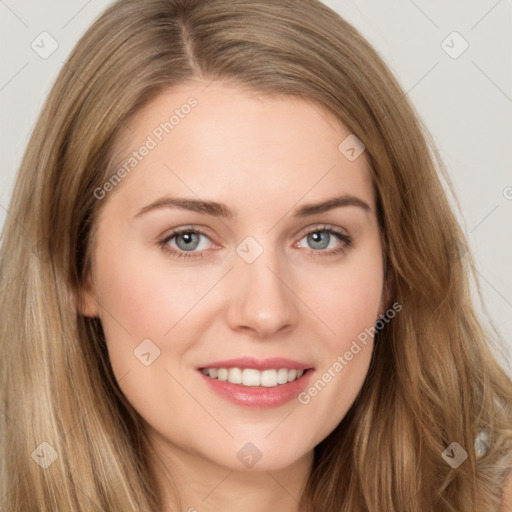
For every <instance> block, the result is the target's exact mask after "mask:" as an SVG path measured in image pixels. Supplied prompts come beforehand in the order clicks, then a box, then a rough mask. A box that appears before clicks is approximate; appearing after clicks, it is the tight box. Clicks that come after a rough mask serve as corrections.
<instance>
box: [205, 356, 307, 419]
mask: <svg viewBox="0 0 512 512" xmlns="http://www.w3.org/2000/svg"><path fill="white" fill-rule="evenodd" d="M237 361H238V363H237V364H238V366H234V365H233V364H235V363H229V362H227V361H224V362H223V365H222V364H217V363H214V364H209V365H208V366H203V367H200V368H198V369H197V370H198V374H199V375H200V376H201V378H202V379H203V380H204V381H205V383H206V384H207V385H208V386H209V388H210V390H212V391H214V392H215V393H216V394H218V395H220V396H221V397H223V398H225V399H227V400H228V401H230V402H231V403H235V404H237V405H241V406H249V407H255V408H260V409H264V408H270V407H277V406H280V405H283V404H285V403H287V402H289V401H290V400H293V399H294V398H296V397H297V395H299V394H300V393H301V392H302V391H303V390H304V389H305V387H306V385H307V384H308V382H309V380H310V379H311V376H312V374H313V373H314V368H313V367H311V366H308V365H306V364H302V363H298V362H294V361H290V360H283V359H279V360H277V359H274V360H266V361H262V362H259V363H258V364H254V363H255V360H254V359H252V360H248V359H245V360H243V361H242V360H237ZM228 363H229V364H228ZM251 363H252V364H251ZM277 363H278V364H277ZM272 364H274V365H275V366H274V367H271V365H272ZM255 366H259V368H258V367H256V368H255ZM262 367H264V368H262Z"/></svg>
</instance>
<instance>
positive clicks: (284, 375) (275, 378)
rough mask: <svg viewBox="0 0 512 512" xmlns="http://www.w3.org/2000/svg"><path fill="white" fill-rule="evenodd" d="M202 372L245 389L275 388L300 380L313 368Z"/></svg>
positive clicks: (226, 369) (214, 370) (205, 369)
mask: <svg viewBox="0 0 512 512" xmlns="http://www.w3.org/2000/svg"><path fill="white" fill-rule="evenodd" d="M200 370H201V372H202V373H203V374H204V375H206V376H208V377H210V378H212V379H216V380H219V381H221V382H229V383H231V384H239V385H241V386H245V387H266V388H274V387H276V386H282V385H284V384H288V383H289V382H293V381H296V380H298V379H300V378H301V377H302V376H303V375H304V373H305V372H307V371H308V370H312V368H309V369H306V370H303V369H296V368H292V369H288V368H271V369H267V370H257V369H256V368H238V367H235V368H200Z"/></svg>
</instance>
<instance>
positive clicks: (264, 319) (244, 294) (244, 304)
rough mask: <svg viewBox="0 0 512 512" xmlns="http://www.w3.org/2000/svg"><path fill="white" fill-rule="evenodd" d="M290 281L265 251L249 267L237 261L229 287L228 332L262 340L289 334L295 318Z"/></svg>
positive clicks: (295, 311) (248, 264)
mask: <svg viewBox="0 0 512 512" xmlns="http://www.w3.org/2000/svg"><path fill="white" fill-rule="evenodd" d="M290 280H291V279H290V277H289V272H286V271H283V265H279V262H278V261H277V258H276V257H274V256H272V255H271V254H270V252H268V251H264V252H263V254H262V255H261V256H260V257H259V258H258V259H257V260H256V261H254V262H252V263H247V262H245V261H243V260H242V259H238V261H237V262H236V263H235V268H234V269H233V272H230V282H229V284H228V286H229V288H230V291H231V292H230V293H229V300H230V304H229V308H228V315H227V319H228V323H229V325H230V327H231V329H233V330H235V331H238V332H245V333H250V334H252V335H253V336H257V337H259V338H262V339H263V338H269V337H272V336H273V335H275V334H277V333H280V334H284V333H285V332H288V331H290V330H291V329H292V328H293V327H294V325H295V324H296V321H297V318H298V311H297V303H296V301H297V300H298V299H297V296H296V295H295V293H294V290H293V286H292V284H291V283H290V282H289V281H290Z"/></svg>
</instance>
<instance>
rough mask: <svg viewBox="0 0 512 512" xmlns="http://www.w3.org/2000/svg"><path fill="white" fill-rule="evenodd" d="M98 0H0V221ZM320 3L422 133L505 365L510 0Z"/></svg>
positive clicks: (508, 348)
mask: <svg viewBox="0 0 512 512" xmlns="http://www.w3.org/2000/svg"><path fill="white" fill-rule="evenodd" d="M109 3H110V2H108V1H105V0H89V1H87V0H73V1H70V0H51V1H50V0H38V1H37V2H35V1H34V0H0V27H1V29H0V38H1V45H0V54H1V61H0V62H1V67H0V106H1V124H0V130H1V131H0V144H1V146H0V151H1V155H2V167H1V170H0V228H1V227H3V224H4V222H5V218H6V216H7V215H9V213H8V210H9V200H10V195H11V191H12V186H13V183H14V178H15V174H16V170H17V168H18V166H19V163H20V160H21V157H22V154H23V151H24V149H25V146H26V144H27V141H28V137H29V134H30V132H31V130H32V128H33V126H34V123H35V120H36V118H37V116H38V114H39V111H40V109H41V106H42V104H43V101H44V99H45V97H46V95H47V94H48V92H49V90H50V88H51V86H52V84H53V82H54V80H55V78H56V75H57V72H58V71H59V69H60V68H61V67H62V65H63V62H64V61H65V59H66V57H67V55H68V54H69V52H70V51H71V48H72V47H73V46H74V45H75V43H76V42H77V41H78V39H79V38H80V36H81V35H82V34H83V32H84V31H85V29H86V28H87V27H88V26H89V25H90V24H91V22H92V21H93V20H94V19H95V18H96V17H97V16H98V15H99V14H100V12H101V11H102V10H103V9H104V8H105V7H106V6H107V5H108V4H109ZM324 3H325V4H327V5H329V6H330V7H331V8H333V9H334V10H335V11H337V12H338V13H339V14H341V15H342V16H343V17H344V18H345V19H347V21H349V22H350V23H352V24H353V25H355V27H356V28H357V29H358V30H359V31H360V32H361V33H362V34H363V35H364V36H365V37H366V38H367V39H368V40H369V41H370V43H372V44H373V46H374V47H375V48H376V49H377V51H378V52H379V53H380V55H381V56H382V57H383V58H384V60H385V61H386V62H387V64H388V65H389V67H390V68H391V70H392V71H393V72H394V73H395V75H396V76H397V78H398V80H399V82H400V83H401V85H402V87H403V88H404V92H406V93H407V96H408V97H409V98H410V99H411V101H412V102H413V104H414V105H415V107H416V109H417V111H418V112H419V114H420V116H421V117H422V119H423V121H424V122H425V124H426V125H427V127H428V129H429V131H430V132H431V133H432V135H433V137H434V140H435V142H436V145H437V147H438V149H439V150H440V152H441V156H442V157H443V159H444V161H445V163H446V165H447V168H448V171H449V173H450V177H451V180H452V182H453V185H454V188H455V193H456V197H457V200H458V203H459V205H460V211H458V213H457V215H458V217H459V219H460V222H461V223H462V226H463V229H464V231H465V232H466V234H467V236H468V240H469V243H470V249H471V250H472V252H473V254H474V257H475V260H476V263H477V270H478V275H479V279H480V282H481V286H482V291H483V296H484V301H485V305H486V306H485V309H483V308H482V306H481V305H480V303H479V302H477V308H478V311H479V312H480V314H481V315H482V317H483V319H484V322H486V323H487V324H489V323H490V322H492V323H493V324H494V325H495V326H496V328H497V330H498V332H499V333H500V336H501V337H502V338H503V340H504V341H505V350H504V351H503V352H502V353H501V354H500V361H501V363H502V364H503V365H504V366H505V368H506V369H507V371H509V373H510V374H511V375H512V365H511V363H510V357H511V354H512V336H511V335H510V329H511V328H512V229H511V226H512V172H511V169H512V165H511V164H512V151H511V149H510V148H511V141H512V60H511V50H512V30H511V29H512V3H511V1H510V0H478V1H476V0H471V1H468V0H457V1H455V0H452V1H450V2H446V1H443V0H437V1H426V0H421V1H420V0H414V1H413V0H390V1H385V2H384V1H382V0H361V1H357V2H356V1H344V0H339V1H336V0H331V1H325V2H324ZM54 47H55V50H54ZM52 50H54V51H53V53H51V55H46V53H50V52H51V51H52ZM45 52H46V53H45ZM452 203H453V204H454V206H455V208H457V206H456V204H455V203H454V202H453V201H452ZM475 300H477V299H476V296H475ZM486 311H487V313H486ZM507 358H508V362H507Z"/></svg>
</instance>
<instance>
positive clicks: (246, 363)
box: [198, 357, 312, 370]
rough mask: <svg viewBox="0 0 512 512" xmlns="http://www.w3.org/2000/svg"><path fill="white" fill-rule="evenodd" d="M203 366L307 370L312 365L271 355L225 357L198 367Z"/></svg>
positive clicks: (201, 367)
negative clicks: (269, 356) (267, 357)
mask: <svg viewBox="0 0 512 512" xmlns="http://www.w3.org/2000/svg"><path fill="white" fill-rule="evenodd" d="M203 368H241V369H244V368H254V369H255V370H271V369H279V368H287V369H288V370H293V369H295V370H308V369H309V368H312V365H310V364H307V363H300V362H299V361H294V360H293V359H286V358H283V357H271V358H269V359H256V358H254V357H240V358H237V359H227V360H225V361H215V362H213V363H208V364H205V365H203V366H200V367H199V368H198V369H199V370H201V369H203Z"/></svg>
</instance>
